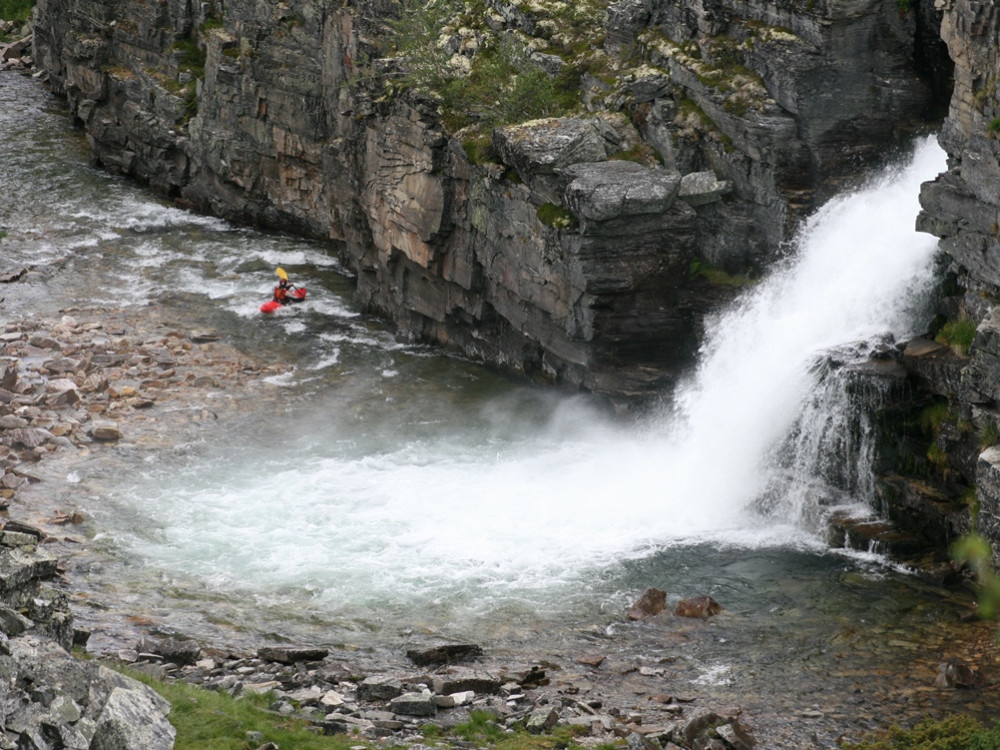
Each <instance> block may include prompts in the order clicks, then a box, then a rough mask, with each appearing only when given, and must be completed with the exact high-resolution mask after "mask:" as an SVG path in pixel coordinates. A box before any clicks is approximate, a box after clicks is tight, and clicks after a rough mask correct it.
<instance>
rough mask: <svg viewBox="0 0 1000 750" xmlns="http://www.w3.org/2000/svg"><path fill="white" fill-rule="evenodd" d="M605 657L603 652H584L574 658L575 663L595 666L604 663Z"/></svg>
mask: <svg viewBox="0 0 1000 750" xmlns="http://www.w3.org/2000/svg"><path fill="white" fill-rule="evenodd" d="M605 658H607V657H605V656H604V654H584V655H583V656H578V657H577V658H576V663H577V664H583V665H584V666H587V667H594V668H597V667H599V666H601V665H602V664H603V663H604V660H605Z"/></svg>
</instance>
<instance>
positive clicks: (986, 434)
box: [979, 421, 1000, 450]
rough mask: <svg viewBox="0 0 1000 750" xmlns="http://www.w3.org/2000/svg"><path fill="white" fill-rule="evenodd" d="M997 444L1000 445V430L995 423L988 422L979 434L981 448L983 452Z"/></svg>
mask: <svg viewBox="0 0 1000 750" xmlns="http://www.w3.org/2000/svg"><path fill="white" fill-rule="evenodd" d="M997 443H1000V430H998V429H997V426H996V423H995V422H993V421H990V422H987V423H986V425H985V426H984V427H983V428H982V430H981V431H980V433H979V448H980V450H982V449H984V448H989V447H990V446H991V445H996V444H997Z"/></svg>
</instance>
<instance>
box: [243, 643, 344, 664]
mask: <svg viewBox="0 0 1000 750" xmlns="http://www.w3.org/2000/svg"><path fill="white" fill-rule="evenodd" d="M329 654H330V650H329V649H325V648H293V647H288V646H267V647H264V648H259V649H257V658H258V659H263V660H264V661H275V662H278V663H279V664H297V663H298V662H304V661H323V659H325V658H326V657H327V656H329Z"/></svg>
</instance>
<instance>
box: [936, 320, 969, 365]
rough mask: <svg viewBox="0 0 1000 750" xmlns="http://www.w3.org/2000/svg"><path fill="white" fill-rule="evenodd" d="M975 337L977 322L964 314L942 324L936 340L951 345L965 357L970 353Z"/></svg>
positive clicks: (953, 349) (957, 352)
mask: <svg viewBox="0 0 1000 750" xmlns="http://www.w3.org/2000/svg"><path fill="white" fill-rule="evenodd" d="M975 337H976V322H975V321H974V320H972V318H969V317H967V316H965V315H963V316H962V317H960V318H956V319H955V320H949V321H948V322H947V323H945V324H944V325H943V326H941V330H939V331H938V333H937V335H936V336H935V337H934V340H935V341H937V342H938V343H939V344H944V345H945V346H950V347H951V349H952V351H954V352H955V353H956V354H959V355H961V356H963V357H964V356H965V355H967V354H968V353H969V347H971V346H972V340H973V339H974V338H975Z"/></svg>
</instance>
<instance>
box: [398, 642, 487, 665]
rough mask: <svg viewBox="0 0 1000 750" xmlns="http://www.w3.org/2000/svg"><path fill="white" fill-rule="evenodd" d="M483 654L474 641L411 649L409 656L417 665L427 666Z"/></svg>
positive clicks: (408, 652)
mask: <svg viewBox="0 0 1000 750" xmlns="http://www.w3.org/2000/svg"><path fill="white" fill-rule="evenodd" d="M482 655H483V649H482V647H481V646H477V645H476V644H474V643H451V644H447V645H444V646H435V647H434V648H426V649H410V650H409V651H407V652H406V656H407V658H408V659H409V660H410V661H412V662H413V663H414V664H416V665H417V666H421V667H426V666H431V665H440V664H454V663H455V662H459V661H468V660H470V659H475V658H477V657H479V656H482Z"/></svg>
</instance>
